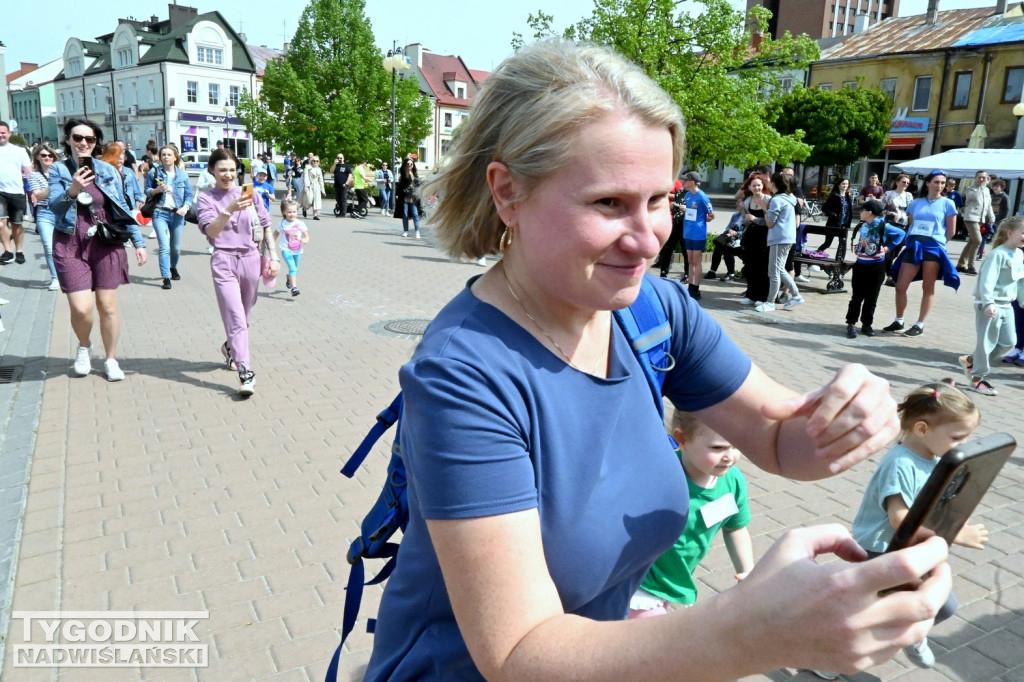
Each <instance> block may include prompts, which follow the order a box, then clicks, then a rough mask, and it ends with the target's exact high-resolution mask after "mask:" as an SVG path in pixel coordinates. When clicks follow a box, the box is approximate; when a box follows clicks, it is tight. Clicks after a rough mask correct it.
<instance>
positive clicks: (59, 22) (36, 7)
mask: <svg viewBox="0 0 1024 682" xmlns="http://www.w3.org/2000/svg"><path fill="white" fill-rule="evenodd" d="M822 1H823V2H824V1H826V0H822ZM732 3H733V5H734V6H736V7H738V8H742V7H745V6H746V2H745V0H732ZM181 4H183V5H191V6H193V7H196V8H198V9H199V11H200V12H206V11H211V10H213V9H219V10H220V12H221V14H223V15H224V17H225V18H226V19H227V20H228V22H230V23H231V24H232V25H233V26H234V27H235V29H236V30H238V31H241V32H243V33H245V34H246V36H247V38H248V41H249V42H250V43H252V44H255V45H267V46H268V47H278V48H280V47H281V45H282V43H283V42H284V41H285V40H286V39H290V38H291V36H292V34H294V32H295V26H296V23H297V22H298V17H299V14H300V13H301V8H302V7H303V6H304V5H303V4H302V0H298V1H296V0H216V1H215V2H214V1H211V0H192V1H191V2H186V1H185V0H183V1H182V2H181ZM686 4H689V5H694V6H698V7H699V5H697V3H693V2H689V3H684V5H686ZM5 5H6V7H5V9H4V13H3V16H4V20H3V22H2V24H0V41H2V42H3V43H4V44H5V45H6V46H7V53H6V56H5V58H6V68H7V71H8V73H10V72H11V71H14V70H16V69H17V68H18V63H19V62H22V61H25V62H35V63H38V64H44V63H46V62H48V61H51V60H53V59H57V58H59V57H60V56H61V55H62V54H63V51H64V45H65V43H67V40H68V38H70V37H72V36H77V37H79V38H85V39H93V38H95V37H96V36H98V35H104V34H106V33H112V32H113V31H114V29H115V28H116V27H117V19H118V18H121V17H128V16H134V17H136V18H144V17H148V16H150V15H153V14H155V15H157V16H159V17H160V18H161V19H166V18H167V5H168V2H167V1H166V0H164V1H159V0H103V2H90V3H83V2H81V1H80V0H49V1H46V0H44V1H43V2H40V3H39V4H36V3H35V2H31V1H27V0H11V1H10V2H5ZM994 5H995V0H941V2H940V5H939V8H940V9H961V8H965V7H987V6H994ZM485 6H488V7H487V9H483V8H484V7H485ZM927 6H928V0H901V2H900V14H901V15H903V16H908V15H911V14H921V13H923V12H924V11H925V9H926V8H927ZM537 8H540V9H543V10H544V11H545V12H546V13H548V14H552V15H554V17H555V28H556V29H558V30H560V29H562V28H564V27H565V26H568V25H569V24H571V23H573V22H575V21H577V20H579V19H581V18H583V17H585V16H587V15H589V14H590V10H591V9H592V8H593V0H529V1H528V2H525V3H523V4H522V5H520V4H518V3H517V2H490V3H484V2H481V1H480V0H419V1H418V2H410V1H409V0H399V1H398V2H395V1H393V0H367V2H366V12H367V16H368V17H369V19H370V23H371V25H372V26H373V32H374V35H375V36H376V37H377V45H378V46H379V47H380V48H381V50H383V51H386V50H388V49H390V48H391V45H392V41H393V40H397V41H398V43H399V44H400V45H404V44H406V43H414V42H418V43H422V44H423V46H424V47H426V48H428V49H430V50H432V51H433V52H437V53H439V54H458V55H461V56H462V58H463V60H465V62H466V64H467V65H468V66H469V67H470V68H474V69H481V70H484V71H490V70H491V69H493V68H494V67H495V66H497V65H498V63H499V62H500V61H501V60H502V59H504V58H505V57H507V56H508V55H509V54H510V53H511V51H512V48H511V39H512V32H513V31H519V32H520V33H522V34H524V36H526V37H527V38H528V37H529V35H530V33H529V29H528V27H527V24H526V20H527V17H528V16H529V14H530V12H531V11H532V12H536V11H537Z"/></svg>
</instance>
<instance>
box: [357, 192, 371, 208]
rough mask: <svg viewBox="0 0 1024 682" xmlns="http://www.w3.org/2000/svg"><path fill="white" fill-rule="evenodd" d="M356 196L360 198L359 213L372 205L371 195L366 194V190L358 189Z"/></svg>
mask: <svg viewBox="0 0 1024 682" xmlns="http://www.w3.org/2000/svg"><path fill="white" fill-rule="evenodd" d="M356 196H357V197H358V198H359V211H360V212H362V210H363V209H364V208H367V207H368V206H369V205H370V195H369V194H367V193H366V190H365V189H357V190H356Z"/></svg>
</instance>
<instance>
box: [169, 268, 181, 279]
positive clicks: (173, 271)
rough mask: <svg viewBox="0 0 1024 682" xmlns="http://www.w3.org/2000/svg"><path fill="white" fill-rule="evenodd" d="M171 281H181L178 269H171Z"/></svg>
mask: <svg viewBox="0 0 1024 682" xmlns="http://www.w3.org/2000/svg"><path fill="white" fill-rule="evenodd" d="M171 279H173V280H174V281H178V280H179V279H181V275H179V274H178V268H171Z"/></svg>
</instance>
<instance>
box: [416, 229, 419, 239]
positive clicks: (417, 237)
mask: <svg viewBox="0 0 1024 682" xmlns="http://www.w3.org/2000/svg"><path fill="white" fill-rule="evenodd" d="M416 239H420V231H419V230H416Z"/></svg>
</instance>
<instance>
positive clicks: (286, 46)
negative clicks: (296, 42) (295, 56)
mask: <svg viewBox="0 0 1024 682" xmlns="http://www.w3.org/2000/svg"><path fill="white" fill-rule="evenodd" d="M290 49H292V44H291V43H285V44H284V50H283V51H284V53H285V54H288V50H290Z"/></svg>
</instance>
